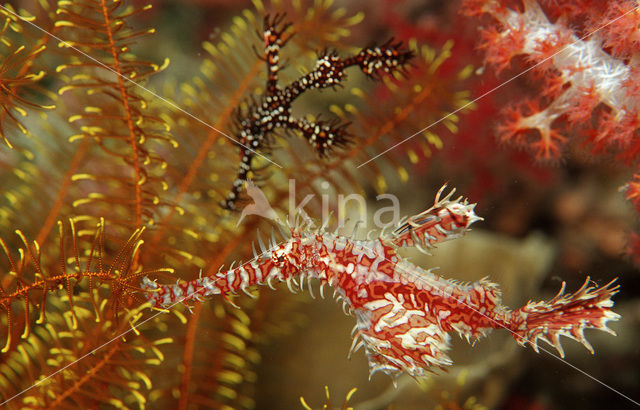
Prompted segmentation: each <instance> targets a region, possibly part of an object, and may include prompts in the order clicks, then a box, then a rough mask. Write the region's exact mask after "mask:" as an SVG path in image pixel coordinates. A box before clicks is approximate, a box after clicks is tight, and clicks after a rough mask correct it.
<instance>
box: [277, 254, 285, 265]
mask: <svg viewBox="0 0 640 410" xmlns="http://www.w3.org/2000/svg"><path fill="white" fill-rule="evenodd" d="M282 262H284V256H282V255H280V256H278V263H282Z"/></svg>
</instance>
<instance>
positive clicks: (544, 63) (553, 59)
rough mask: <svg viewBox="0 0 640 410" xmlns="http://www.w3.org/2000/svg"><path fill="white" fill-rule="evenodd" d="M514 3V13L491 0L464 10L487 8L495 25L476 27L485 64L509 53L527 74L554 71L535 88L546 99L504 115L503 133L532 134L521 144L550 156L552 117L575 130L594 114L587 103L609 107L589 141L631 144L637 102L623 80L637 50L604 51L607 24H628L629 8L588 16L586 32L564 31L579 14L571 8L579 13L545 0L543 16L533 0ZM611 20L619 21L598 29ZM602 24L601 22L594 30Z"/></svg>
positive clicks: (502, 62) (609, 36)
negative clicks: (523, 61)
mask: <svg viewBox="0 0 640 410" xmlns="http://www.w3.org/2000/svg"><path fill="white" fill-rule="evenodd" d="M522 3H523V5H524V8H523V9H522V10H517V9H512V8H508V7H506V6H505V5H504V2H502V1H497V0H486V1H469V2H467V3H466V4H467V6H468V7H469V8H470V10H468V11H467V14H482V13H488V14H490V15H491V16H492V17H493V19H494V21H495V22H496V24H495V25H492V26H489V28H487V29H484V30H483V38H484V42H483V43H482V44H481V47H482V48H484V49H486V50H487V57H486V60H487V61H488V62H490V63H493V64H495V65H496V66H497V68H498V70H501V69H502V68H504V67H505V66H506V64H507V63H508V62H509V61H510V60H512V58H513V57H515V56H517V55H522V56H525V58H526V60H527V61H529V62H530V64H532V65H533V66H532V68H533V69H534V71H535V72H537V73H539V74H540V75H542V76H545V77H546V76H548V75H552V76H556V81H549V82H547V84H546V88H545V89H543V90H542V91H543V92H542V95H543V96H547V97H548V96H552V101H551V102H550V103H546V102H545V101H544V100H541V101H540V104H539V105H540V107H541V108H539V109H538V110H536V111H535V112H531V113H530V114H529V115H524V114H523V113H521V112H520V113H518V112H513V111H511V112H510V115H509V120H508V122H509V123H510V126H509V128H510V129H511V135H514V136H515V135H516V134H517V133H519V132H526V131H527V130H533V131H536V132H538V133H539V136H540V137H539V140H537V141H534V140H530V141H529V145H530V146H531V147H532V148H534V149H535V152H536V155H537V156H538V157H539V158H545V159H546V158H551V157H558V156H559V155H560V154H561V148H562V146H563V145H564V141H565V138H566V136H563V135H561V134H560V131H559V130H558V129H557V124H554V122H555V121H556V120H558V119H559V118H561V117H562V118H564V120H565V122H566V124H567V127H569V128H572V127H575V128H582V127H583V126H584V125H585V120H586V119H588V118H589V117H591V115H592V114H593V113H594V112H595V113H596V115H599V114H600V111H594V110H595V107H596V106H598V105H603V106H605V107H606V108H607V109H608V110H609V111H610V115H609V116H608V117H607V122H608V126H607V127H605V128H601V131H600V132H599V133H597V134H595V135H597V136H596V138H592V143H593V144H594V145H596V146H597V147H601V146H603V145H606V146H607V147H611V146H612V147H615V148H618V149H619V148H621V147H625V146H626V145H627V144H629V143H630V141H631V135H630V133H631V134H632V133H633V132H635V131H636V130H637V129H638V124H637V121H636V120H637V118H638V106H639V103H638V99H637V98H636V97H637V93H633V92H632V91H633V89H632V88H631V85H632V82H631V81H630V80H631V77H632V75H633V70H634V69H635V68H637V58H636V57H637V53H635V52H634V54H633V55H630V54H629V53H628V50H629V47H627V46H624V47H623V46H621V47H620V49H619V50H616V51H617V52H616V53H614V54H611V53H610V48H609V47H610V45H611V44H613V43H612V42H613V41H615V40H614V39H615V38H617V37H618V36H619V35H620V34H619V30H615V29H613V27H616V26H617V25H618V24H623V26H624V25H626V26H633V24H634V23H633V21H631V22H629V21H627V20H628V19H632V17H629V16H631V13H630V14H627V15H626V16H624V17H620V16H621V14H619V13H622V12H628V11H629V10H627V9H626V8H624V7H621V5H622V4H626V2H612V4H611V5H610V7H609V9H608V10H609V12H608V13H606V14H605V17H604V18H602V17H600V18H599V19H598V20H590V21H589V22H590V23H591V24H588V27H586V30H587V34H588V35H582V33H580V32H576V31H574V30H573V29H572V27H573V22H574V20H575V19H577V18H578V17H579V16H578V15H576V13H577V14H580V16H582V14H584V11H583V10H578V9H564V8H561V6H557V5H556V3H552V4H549V5H548V10H547V12H546V13H545V10H543V8H542V7H541V6H540V5H539V4H538V3H537V2H536V1H534V0H523V2H522ZM558 10H561V11H562V13H559V12H558ZM554 11H556V13H553V12H554ZM548 14H552V15H556V16H557V19H556V20H555V22H551V21H550V19H549V17H548ZM558 14H559V15H558ZM615 18H620V19H619V20H616V21H615V22H614V23H613V24H609V25H607V26H605V24H607V23H609V22H610V21H612V20H613V19H615ZM602 26H605V27H604V29H602V30H600V28H601V27H602ZM607 28H609V30H608V31H607V30H606V29H607ZM625 51H627V52H625ZM542 107H544V108H542ZM591 135H594V134H593V133H591ZM621 135H624V136H625V138H621V137H620V136H621Z"/></svg>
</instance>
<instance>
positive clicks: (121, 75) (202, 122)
mask: <svg viewBox="0 0 640 410" xmlns="http://www.w3.org/2000/svg"><path fill="white" fill-rule="evenodd" d="M0 8H2V9H3V10H5V11H6V12H9V13H11V14H13V15H14V16H16V17H18V18H19V19H20V20H22V21H24V22H26V23H29V24H30V25H32V26H33V27H35V28H37V29H38V30H40V31H42V32H43V33H46V34H48V35H50V36H51V37H53V38H55V39H56V40H58V41H59V42H61V43H62V44H64V45H65V46H66V47H68V48H71V49H73V50H74V51H76V52H78V53H80V54H82V55H83V56H85V57H87V58H88V59H90V60H92V61H94V62H95V63H96V64H98V65H100V66H102V67H103V68H106V69H107V70H109V71H111V72H112V73H114V74H116V75H117V76H120V77H122V78H123V79H125V80H127V81H129V82H130V83H132V84H134V85H136V86H137V87H139V88H142V89H143V90H144V91H146V92H148V93H149V94H151V95H152V96H154V97H156V98H157V99H159V100H161V101H163V102H164V103H166V104H168V105H170V106H171V107H173V108H175V109H176V110H178V111H180V112H182V113H184V114H186V115H188V116H189V117H191V118H193V119H194V120H196V121H198V122H200V123H201V124H203V125H205V126H207V127H209V128H211V129H212V130H214V131H216V132H217V133H219V134H221V135H223V136H225V137H226V138H227V139H229V140H230V141H233V142H234V143H236V144H238V145H240V146H241V147H243V148H245V149H247V150H249V151H251V152H253V153H254V154H256V155H259V156H261V157H262V158H264V159H266V160H267V161H269V162H270V163H272V164H273V165H275V166H277V167H279V168H282V165H280V164H278V163H276V162H274V161H272V160H271V159H269V158H267V157H266V156H264V155H262V154H261V153H259V152H257V151H254V150H253V149H251V147H247V146H246V145H244V144H243V143H241V142H240V141H238V140H236V139H235V138H233V137H231V136H229V135H228V134H226V133H225V132H223V131H221V130H219V129H218V128H216V127H214V126H213V125H211V124H209V123H207V122H205V121H203V120H201V119H200V118H198V117H196V116H195V115H193V114H191V113H190V112H188V111H186V110H184V109H183V108H180V107H179V106H178V105H176V104H175V103H173V102H171V101H169V100H167V99H166V98H164V97H162V96H161V95H158V94H156V93H155V92H153V91H151V90H150V89H148V88H146V87H145V86H143V85H141V84H139V83H137V82H135V81H133V80H132V79H131V78H129V77H127V76H126V75H123V74H120V73H118V72H117V71H115V70H114V69H113V68H111V67H109V66H108V65H106V64H104V63H103V62H101V61H100V60H98V59H96V58H94V57H91V56H90V55H89V54H87V53H85V52H84V51H82V50H80V49H78V48H76V47H74V46H72V45H71V44H69V43H67V42H66V41H64V40H62V39H61V38H59V37H57V36H56V35H54V34H52V33H49V32H48V31H47V30H45V29H43V28H42V27H40V26H38V25H37V24H35V23H32V22H31V21H29V20H27V19H26V18H24V17H22V16H20V15H19V14H17V13H15V12H13V11H11V10H9V9H8V8H6V7H4V6H3V5H1V4H0Z"/></svg>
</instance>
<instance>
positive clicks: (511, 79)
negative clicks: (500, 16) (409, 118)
mask: <svg viewBox="0 0 640 410" xmlns="http://www.w3.org/2000/svg"><path fill="white" fill-rule="evenodd" d="M638 9H640V6H637V7H635V8H633V9H631V10H629V11H627V12H626V13H624V14H622V15H620V16H618V17H616V18H615V19H613V20H611V21H610V22H608V23H607V24H604V25H602V26H600V27H598V28H597V29H596V30H594V31H592V32H591V33H587V34H586V35H585V36H583V37H582V38H578V39H577V40H576V41H574V42H573V43H570V44H567V45H566V46H564V47H562V48H561V49H560V50H558V51H557V52H555V53H554V54H552V55H550V56H549V57H547V58H545V59H544V60H542V61H540V62H538V63H536V64H535V65H533V66H532V67H529V68H527V69H526V70H524V71H522V72H521V73H519V74H517V75H515V76H513V77H511V78H510V79H508V80H507V81H505V82H503V83H501V84H499V85H497V86H495V87H494V88H492V89H491V90H489V91H487V92H485V93H484V94H482V95H481V96H479V97H477V98H476V99H474V100H472V101H470V102H468V103H466V104H465V105H463V106H462V107H460V108H458V109H456V110H455V111H453V112H450V113H448V114H447V115H445V116H444V117H442V118H440V119H439V120H437V121H436V122H433V123H431V124H429V125H428V126H426V127H424V128H423V129H421V130H420V131H417V132H416V133H414V134H412V135H410V136H408V137H407V138H405V139H403V140H402V141H400V142H398V143H396V144H395V145H393V146H392V147H390V148H387V149H386V150H384V151H382V152H381V153H379V154H378V155H376V156H375V157H372V158H370V159H368V160H367V161H365V162H363V163H362V164H360V165H358V166H357V167H356V168H360V167H362V166H364V165H367V164H368V163H369V162H371V161H374V160H375V159H377V158H379V157H381V156H382V155H384V154H386V153H387V152H389V151H391V150H392V149H394V148H396V147H397V146H399V145H402V144H404V143H405V142H407V141H409V140H410V139H412V138H413V137H415V136H416V135H418V134H421V133H423V132H424V131H426V130H428V129H429V128H431V127H433V126H434V125H437V124H439V123H441V122H442V121H444V120H446V119H447V118H449V117H450V116H452V115H454V114H456V113H458V112H460V111H462V110H464V109H465V108H467V107H468V106H470V105H471V104H474V103H476V102H477V101H479V100H481V99H483V98H484V97H486V96H487V95H489V94H491V93H493V92H494V91H496V90H498V89H500V88H502V87H504V86H505V85H507V84H509V83H510V82H512V81H513V80H515V79H516V78H518V77H520V76H522V75H524V74H526V73H528V72H529V71H531V70H533V69H534V68H536V67H537V66H539V65H540V64H544V63H545V62H546V61H548V60H550V59H552V58H553V57H555V56H556V55H558V54H560V53H561V52H563V51H564V50H565V49H566V48H568V47H571V46H572V45H574V44H577V43H578V42H580V41H583V40H584V39H585V38H587V37H589V36H591V35H593V34H595V33H597V32H598V31H600V30H602V29H603V28H605V27H607V26H608V25H610V24H612V23H615V22H616V21H618V20H619V19H621V18H622V17H624V16H626V15H627V14H629V13H631V12H633V11H636V10H638Z"/></svg>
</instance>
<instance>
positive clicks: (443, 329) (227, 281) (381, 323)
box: [142, 187, 620, 377]
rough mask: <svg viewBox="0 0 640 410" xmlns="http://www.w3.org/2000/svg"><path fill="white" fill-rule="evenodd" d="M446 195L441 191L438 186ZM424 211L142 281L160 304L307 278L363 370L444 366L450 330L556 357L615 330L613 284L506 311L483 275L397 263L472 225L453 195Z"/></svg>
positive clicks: (291, 239) (290, 238) (299, 236)
mask: <svg viewBox="0 0 640 410" xmlns="http://www.w3.org/2000/svg"><path fill="white" fill-rule="evenodd" d="M443 188H444V187H443ZM442 192H443V189H441V190H440V191H439V192H438V195H437V196H436V200H435V203H434V205H433V206H432V207H430V208H429V209H427V210H426V211H424V212H422V213H419V214H417V215H414V216H411V217H409V218H407V219H405V220H404V221H403V222H401V223H399V226H398V228H397V229H396V230H395V231H394V233H392V234H391V235H382V236H381V237H379V238H377V239H373V240H358V239H354V238H350V237H345V236H340V235H337V233H335V232H327V231H325V230H324V229H323V228H319V229H309V228H305V227H299V226H295V227H291V228H290V229H289V231H290V232H289V233H286V234H285V235H284V239H283V241H281V242H279V243H278V242H277V241H276V239H275V237H273V235H272V239H271V241H270V243H269V247H268V248H267V246H266V245H265V244H264V243H263V242H262V239H260V238H259V240H258V242H259V244H260V253H259V254H258V252H255V251H254V258H253V259H251V260H250V261H248V262H246V263H244V264H242V265H240V266H237V267H235V268H234V267H233V265H232V267H231V268H230V269H228V270H225V271H223V270H220V271H219V272H218V273H217V274H215V275H212V276H210V277H204V278H200V279H197V280H193V281H189V282H182V283H178V284H176V285H158V284H156V283H155V282H152V281H150V280H149V279H147V278H145V280H144V282H143V285H142V286H143V287H144V288H146V289H148V290H150V292H149V293H148V297H149V301H150V302H151V304H152V305H153V306H156V307H161V306H162V307H167V306H170V305H172V304H175V303H178V302H180V301H183V300H189V299H191V298H196V299H199V298H201V297H205V296H210V295H223V296H225V295H227V294H230V293H236V292H240V291H243V292H247V291H248V289H249V288H250V287H251V286H254V285H261V284H268V285H269V286H272V284H273V283H274V282H276V283H278V282H286V283H287V285H288V286H289V288H290V289H291V290H292V291H293V289H294V288H296V287H299V288H302V287H303V284H304V281H305V279H306V280H307V286H308V287H309V290H310V291H311V281H310V280H311V279H314V281H315V282H319V284H320V294H321V295H323V288H324V286H326V285H328V286H330V287H332V288H334V290H335V295H336V296H337V298H338V299H339V300H340V301H342V302H343V304H344V307H345V310H346V311H349V312H351V313H352V314H353V315H354V316H355V317H356V327H355V338H354V341H353V345H352V349H351V351H356V350H358V349H359V348H361V347H364V349H365V352H366V354H367V357H368V359H369V367H370V373H371V374H374V373H376V372H379V371H380V372H383V373H387V374H389V375H391V376H396V375H398V374H400V373H401V372H406V373H408V374H410V375H411V376H415V377H417V376H423V375H425V374H426V373H427V372H429V371H433V370H434V369H438V368H440V369H444V368H446V367H447V366H449V365H451V364H452V361H451V359H450V358H449V356H448V354H447V352H448V350H449V349H450V333H452V332H453V333H457V334H459V335H460V336H463V337H465V338H466V339H467V340H471V339H479V338H481V337H482V336H484V335H486V334H487V333H488V332H489V331H490V330H491V329H504V330H507V331H508V332H510V333H511V334H512V335H513V336H514V338H515V339H516V341H517V342H518V343H519V344H521V345H525V344H530V345H531V346H532V347H533V348H534V349H535V350H536V351H538V349H539V347H538V344H537V341H538V340H544V341H546V342H547V343H549V344H551V345H552V346H553V347H554V348H556V349H557V350H558V351H559V352H560V354H561V355H562V354H563V351H562V347H561V345H560V336H567V337H570V338H573V339H575V340H577V341H579V342H580V343H582V344H584V345H585V346H586V347H587V348H588V349H589V350H590V351H593V350H592V348H591V346H590V345H589V343H588V342H587V340H586V339H585V337H584V330H585V329H598V330H604V331H607V332H610V333H613V332H612V331H611V330H610V329H608V328H607V322H608V321H610V320H617V319H619V318H620V316H619V315H617V314H616V313H614V312H613V311H612V310H611V308H612V307H613V301H612V300H611V298H612V297H613V295H615V294H616V292H618V286H615V285H614V284H613V282H610V283H608V284H607V285H605V286H602V287H593V286H589V280H588V279H587V281H586V282H585V284H584V285H583V286H582V287H581V288H580V289H579V290H578V291H577V292H575V293H570V294H564V285H563V288H562V289H561V291H560V292H559V293H558V295H557V296H556V297H554V298H553V299H551V300H550V301H548V302H529V303H528V304H527V305H526V306H524V307H522V308H520V309H517V310H514V311H511V310H510V309H508V308H507V307H506V306H504V305H503V304H502V296H501V292H500V290H499V288H498V285H497V284H495V283H492V282H490V281H489V280H487V279H486V278H484V279H481V280H479V281H477V282H474V283H471V284H461V283H459V282H457V281H455V280H449V279H445V278H443V277H440V276H438V275H435V274H434V273H432V271H431V270H430V269H423V268H421V267H419V266H416V265H414V264H412V263H411V262H409V261H407V260H405V259H403V257H402V256H401V255H399V254H398V253H397V250H398V248H400V247H405V246H420V245H425V246H432V245H433V244H435V243H437V242H441V241H444V240H448V239H453V238H457V237H460V236H461V235H463V234H464V233H465V232H466V231H467V230H468V229H469V226H470V225H471V224H472V223H474V222H475V221H478V220H481V219H482V218H480V217H478V216H477V215H476V214H475V212H474V207H475V204H469V203H468V201H467V200H466V199H464V198H462V197H460V198H458V199H455V200H452V199H451V198H452V195H453V191H452V192H450V193H449V194H448V195H446V196H445V197H444V198H441V194H442Z"/></svg>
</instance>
